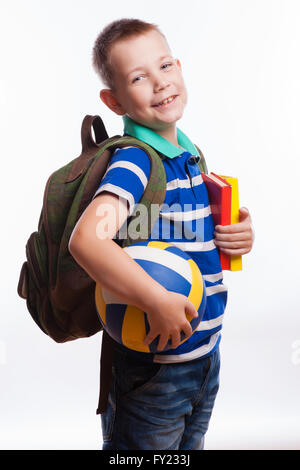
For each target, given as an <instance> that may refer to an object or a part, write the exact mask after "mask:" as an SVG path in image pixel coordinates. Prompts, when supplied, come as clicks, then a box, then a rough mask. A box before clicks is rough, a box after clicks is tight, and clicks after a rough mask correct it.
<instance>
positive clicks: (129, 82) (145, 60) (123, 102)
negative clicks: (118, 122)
mask: <svg viewBox="0 0 300 470" xmlns="http://www.w3.org/2000/svg"><path fill="white" fill-rule="evenodd" d="M110 52H111V64H112V67H113V71H114V85H115V90H116V91H115V92H112V95H113V98H114V99H115V104H116V105H115V106H114V107H112V108H111V109H113V110H114V111H115V112H116V113H117V114H120V115H123V114H127V115H128V116H129V117H131V118H132V119H133V120H134V121H136V122H138V123H139V124H142V125H144V126H146V127H150V128H151V129H154V130H157V131H159V130H160V131H163V130H166V129H167V128H169V127H172V126H175V125H176V121H178V120H179V119H180V118H181V116H182V115H183V111H184V107H185V105H186V102H187V92H186V88H185V84H184V81H183V77H182V73H181V65H180V62H179V60H177V59H173V57H172V55H171V52H170V49H169V47H168V44H167V42H166V40H165V39H164V37H163V36H162V35H161V34H159V33H158V32H157V31H150V32H147V33H145V34H143V35H139V36H136V37H133V38H129V39H127V40H122V41H118V42H117V43H115V44H114V45H113V46H112V48H111V51H110ZM166 99H169V100H170V101H169V102H167V103H166V102H164V103H162V101H164V100H166ZM113 102H114V100H112V101H111V103H113Z"/></svg>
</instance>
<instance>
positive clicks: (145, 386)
mask: <svg viewBox="0 0 300 470" xmlns="http://www.w3.org/2000/svg"><path fill="white" fill-rule="evenodd" d="M93 63H94V67H95V69H96V71H97V72H98V73H99V74H100V77H101V78H102V80H103V82H104V83H105V85H106V86H107V88H106V89H103V90H101V92H100V97H101V100H102V101H103V102H104V103H105V104H106V105H107V106H108V107H109V108H110V109H111V110H112V111H114V112H115V113H116V114H118V115H120V116H123V119H124V124H125V128H124V133H125V134H129V135H133V136H135V137H137V138H138V139H140V140H143V141H144V142H147V143H148V144H149V145H151V146H152V147H154V148H155V149H156V150H157V151H158V152H160V153H161V154H162V155H163V156H164V159H163V164H164V167H165V170H166V176H167V191H166V198H165V203H166V204H167V205H168V207H169V206H172V204H174V203H176V204H177V205H178V204H179V205H180V207H182V210H177V211H175V212H174V211H173V212H170V211H169V212H168V211H161V212H160V217H159V219H160V220H159V223H158V229H157V230H158V232H157V233H155V234H153V238H154V239H157V238H158V237H159V239H162V235H161V227H162V223H163V220H166V219H168V221H171V224H173V228H174V227H175V226H176V224H177V226H178V225H183V226H184V228H185V229H186V230H187V231H188V230H189V228H190V230H191V227H192V223H193V222H194V221H196V220H199V219H201V221H202V224H203V228H204V229H203V233H204V240H202V241H200V242H199V241H192V240H191V238H190V237H186V238H185V234H186V230H184V231H183V233H184V234H183V235H182V238H181V239H179V240H178V239H176V237H173V238H172V237H171V239H168V240H167V239H165V240H164V241H167V242H170V243H173V244H175V245H176V246H178V247H179V248H181V249H184V250H185V251H188V253H189V254H190V255H191V256H192V257H193V259H194V260H195V261H196V263H197V264H198V266H199V268H200V270H201V272H202V274H203V276H204V280H205V285H206V293H207V307H206V312H205V314H204V317H203V320H202V322H201V323H200V325H199V327H198V329H197V331H195V332H194V334H192V331H191V326H190V323H189V321H187V318H186V314H190V315H191V316H193V317H195V316H197V312H196V310H195V307H194V306H193V305H192V303H191V302H189V300H188V299H187V298H186V297H185V296H183V295H181V294H177V293H174V292H169V291H167V290H166V289H164V288H163V287H162V286H161V285H160V284H158V283H157V282H156V281H154V280H153V279H152V278H151V277H150V276H149V275H148V274H147V273H146V272H145V271H144V270H143V269H142V268H141V267H140V266H139V265H138V264H137V263H136V262H135V261H134V260H132V259H131V258H130V257H129V256H128V255H127V254H126V253H125V252H124V250H122V249H121V248H120V246H118V245H117V244H116V243H115V242H114V241H113V240H112V239H113V238H114V237H115V236H116V234H117V232H118V230H119V229H120V228H121V227H122V225H123V224H124V222H126V220H127V218H128V217H129V216H131V215H132V214H133V212H134V208H135V205H136V204H137V203H138V202H139V200H140V199H141V197H142V194H143V191H144V189H145V187H146V184H147V180H148V178H149V174H150V163H149V160H148V156H147V155H146V154H145V152H143V151H142V150H140V149H137V148H133V147H128V148H125V149H117V150H116V152H115V153H114V155H113V156H112V158H111V161H110V164H109V167H108V170H107V172H106V174H105V177H104V178H103V180H102V181H101V184H100V186H99V189H98V191H97V193H96V195H95V197H94V199H93V200H92V202H91V203H90V205H89V206H88V207H87V209H86V210H85V212H84V213H83V215H82V216H81V218H80V220H79V221H78V223H77V225H76V227H75V229H74V231H73V233H72V237H71V239H70V243H69V249H70V252H71V253H72V255H73V256H74V258H75V259H76V260H77V262H78V263H79V264H80V265H81V266H82V267H83V268H84V269H85V270H86V271H87V272H88V274H89V275H90V276H91V277H92V278H93V279H94V280H95V281H96V282H97V283H99V284H101V285H102V286H103V287H104V288H105V289H107V290H108V291H110V292H111V293H112V294H114V295H115V296H117V297H118V298H120V299H122V300H123V301H124V303H127V304H131V305H136V306H137V307H139V308H140V309H142V310H143V311H144V312H146V313H147V317H148V321H149V324H150V331H149V333H148V335H147V337H146V339H145V344H146V345H148V344H150V343H151V342H152V341H153V340H154V339H155V338H156V337H157V336H159V343H158V352H157V353H156V354H151V353H140V352H135V351H131V350H129V349H127V348H125V347H123V346H121V345H116V346H115V351H114V362H113V378H112V384H111V389H110V394H109V403H108V408H107V410H106V411H105V413H102V415H101V419H102V432H103V449H105V450H108V449H117V450H129V449H130V450H132V449H143V450H146V449H152V450H157V449H161V450H168V449H181V450H184V449H185V450H187V449H203V445H204V435H205V432H206V430H207V427H208V423H209V419H210V415H211V412H212V408H213V404H214V400H215V396H216V393H217V390H218V377H219V347H218V346H219V341H220V330H221V327H222V317H223V313H224V309H225V305H226V300H227V289H226V287H225V286H224V285H223V283H222V270H221V266H220V261H219V256H218V251H217V248H216V246H215V245H218V246H219V247H220V248H221V249H223V250H224V252H226V253H229V254H236V255H237V254H245V253H247V252H249V251H250V249H251V247H252V240H253V234H252V229H251V220H250V215H249V213H248V211H247V209H241V210H240V223H238V224H235V225H233V226H230V227H228V226H227V227H215V228H214V227H213V223H212V216H211V212H210V206H209V202H208V197H207V192H206V189H205V185H204V184H203V182H202V178H201V174H200V170H199V168H198V165H196V164H195V159H197V158H198V157H199V154H198V152H197V150H196V148H195V147H194V145H193V144H192V143H191V141H190V140H189V139H188V137H187V136H185V134H183V132H181V131H180V130H179V129H177V127H176V123H177V121H178V120H179V119H180V118H181V117H182V115H183V111H184V108H185V105H186V102H187V92H186V88H185V84H184V80H183V77H182V73H181V64H180V62H179V60H178V59H174V58H173V57H172V54H171V51H170V49H169V46H168V44H167V41H166V39H165V37H164V36H163V34H162V33H161V32H160V31H159V29H158V28H157V26H156V25H153V24H149V23H146V22H143V21H139V20H135V19H122V20H119V21H115V22H113V23H111V24H110V25H108V26H107V27H106V28H105V29H104V30H103V31H102V33H101V34H100V35H99V36H98V38H97V40H96V42H95V45H94V50H93ZM185 204H189V205H190V206H191V207H196V204H198V205H199V204H201V205H202V206H201V207H202V209H197V210H195V209H193V210H190V211H188V212H185V211H184V210H183V208H184V205H185ZM107 207H109V208H111V211H109V212H108V214H107V211H106V212H105V211H104V210H102V209H103V208H105V209H107ZM197 207H199V206H197ZM101 213H102V214H104V215H105V224H104V223H99V222H101V221H102V222H103V220H104V215H101ZM214 229H215V238H214ZM157 234H158V237H157ZM151 237H152V233H151V236H150V239H151ZM96 253H99V256H97V255H96ZM181 331H183V332H184V333H185V334H186V336H187V337H188V339H187V340H186V341H185V342H184V343H182V344H181V345H179V343H180V332H181ZM169 338H170V339H171V342H172V349H169V350H167V351H164V348H165V346H166V344H167V342H168V339H169Z"/></svg>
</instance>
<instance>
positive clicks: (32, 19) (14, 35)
mask: <svg viewBox="0 0 300 470" xmlns="http://www.w3.org/2000/svg"><path fill="white" fill-rule="evenodd" d="M0 5H1V10H0V18H1V19H0V22H1V24H0V47H1V62H0V68H1V76H0V79H1V81H0V108H1V123H0V124H1V203H2V204H1V245H0V246H1V266H2V269H1V283H0V285H1V318H0V381H1V382H0V447H1V448H2V449H100V448H101V444H102V441H101V428H100V418H99V416H96V414H95V410H96V406H97V400H98V377H99V354H100V342H101V335H96V336H94V337H92V338H90V339H84V340H78V341H76V342H74V343H68V344H56V343H54V341H52V340H50V339H49V338H48V337H47V336H46V335H44V334H43V333H42V332H41V331H40V330H39V329H38V327H37V326H36V325H35V323H34V322H33V320H32V319H31V317H30V315H29V313H28V312H27V310H26V306H25V301H24V300H22V299H20V298H19V297H18V296H17V292H16V287H17V281H18V275H19V270H20V267H21V265H22V263H23V260H24V259H25V248H24V247H25V243H26V241H27V238H28V237H29V235H30V233H31V232H32V231H34V230H36V228H37V223H38V218H39V214H40V209H41V204H42V196H43V191H44V186H45V183H46V180H47V178H48V176H49V174H50V173H51V172H52V171H54V170H56V169H57V168H59V167H61V166H63V165H64V164H65V163H67V162H68V161H70V160H72V159H73V158H75V157H76V156H77V155H79V153H80V151H81V144H80V126H81V121H82V118H83V117H84V116H85V115H86V114H100V115H101V116H102V118H103V119H104V121H105V124H106V126H107V129H108V131H109V134H110V135H113V134H116V133H120V132H122V127H121V120H120V118H118V117H117V116H115V115H113V114H112V113H111V112H110V111H109V110H108V109H106V108H105V107H104V105H103V104H102V102H101V101H100V99H99V91H100V89H101V83H100V81H99V79H98V78H97V76H96V74H95V72H94V70H93V69H92V65H91V51H92V46H93V42H94V40H95V38H96V36H97V34H98V33H99V32H100V30H101V29H102V28H103V27H104V26H105V25H106V24H107V23H108V22H110V21H112V20H115V19H118V18H121V17H126V16H128V17H137V18H140V19H144V20H146V21H152V22H155V23H156V24H158V25H159V26H160V27H161V29H162V31H163V32H164V33H165V35H166V36H167V38H168V41H169V43H170V46H171V49H172V52H173V54H174V56H175V57H178V58H180V60H181V62H182V66H183V73H184V76H185V81H186V85H187V87H188V91H189V103H188V106H187V108H186V113H185V116H184V117H183V118H182V120H181V121H180V122H179V124H178V126H179V127H180V128H181V129H182V130H183V131H184V132H186V133H187V134H188V135H189V137H190V138H191V139H192V140H193V141H194V142H196V143H197V144H198V145H199V146H200V148H201V149H202V151H203V152H204V154H205V156H206V159H207V163H208V166H209V170H210V171H215V172H217V173H223V174H231V175H234V176H238V178H239V185H240V203H241V205H245V206H247V207H248V208H249V209H250V212H251V214H252V218H253V222H254V225H255V230H256V241H255V245H254V249H253V251H252V253H251V254H249V255H247V256H246V257H245V258H244V269H243V271H242V272H239V273H225V283H226V284H227V286H228V288H229V300H228V307H227V311H226V317H225V320H224V328H223V339H222V342H221V352H222V370H221V385H220V391H219V394H218V397H217V401H216V405H215V408H214V412H213V417H212V419H211V423H210V428H209V431H208V433H207V438H206V449H300V420H299V418H300V416H299V412H300V403H299V386H300V329H299V310H300V309H299V300H298V299H299V296H298V293H299V287H300V285H299V269H298V267H299V191H298V187H299V169H300V165H299V157H300V144H299V137H298V133H299V129H300V117H299V113H300V111H299V110H300V91H299V90H300V85H299V84H300V66H299V50H300V28H299V22H300V4H299V2H298V1H297V0H295V1H292V0H284V1H280V0H251V1H250V0H249V1H248V0H223V1H222V0H210V1H204V0H188V1H187V2H183V1H182V0H164V1H161V0H159V1H157V0H152V1H151V2H142V1H141V0H127V1H125V2H124V1H121V0H120V1H117V0H110V1H109V2H107V1H103V2H102V1H100V0H97V1H96V0H84V1H83V0H80V1H79V0H51V1H50V0H43V1H40V0H26V1H25V0H24V1H21V0H1V3H0Z"/></svg>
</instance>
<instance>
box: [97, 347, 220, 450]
mask: <svg viewBox="0 0 300 470" xmlns="http://www.w3.org/2000/svg"><path fill="white" fill-rule="evenodd" d="M219 369H220V355H219V348H217V349H216V351H215V352H213V353H212V355H210V356H208V357H205V358H200V359H194V360H193V361H189V362H182V363H175V364H157V363H153V364H151V363H150V364H145V363H144V362H138V361H137V360H136V359H132V358H131V357H130V356H129V355H128V354H127V353H126V352H123V351H120V350H115V352H114V362H113V376H112V383H111V389H110V393H109V402H108V407H107V410H106V412H105V413H103V414H101V422H102V434H103V447H102V449H103V450H171V449H174V450H202V449H203V447H204V435H205V433H206V431H207V429H208V423H209V420H210V417H211V413H212V409H213V405H214V401H215V397H216V394H217V391H218V388H219Z"/></svg>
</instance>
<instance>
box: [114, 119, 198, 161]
mask: <svg viewBox="0 0 300 470" xmlns="http://www.w3.org/2000/svg"><path fill="white" fill-rule="evenodd" d="M123 121H124V133H125V134H128V135H131V136H132V137H136V138H137V139H139V140H142V141H143V142H145V143H146V144H149V145H151V147H153V148H155V150H158V151H159V152H160V153H162V154H163V155H166V156H167V157H169V158H175V157H178V156H179V155H181V154H182V153H184V152H185V151H187V152H189V153H190V154H191V155H197V156H199V152H198V151H197V149H196V147H195V146H194V144H193V143H192V142H191V141H190V139H189V138H188V137H187V136H186V135H185V134H184V133H183V132H182V131H181V130H180V129H178V127H177V140H178V144H179V145H180V146H181V147H183V149H180V148H179V147H176V145H174V144H172V143H171V142H169V141H168V140H167V139H165V138H164V137H162V136H160V135H159V134H157V132H155V131H154V130H152V129H150V128H149V127H144V126H142V125H141V124H138V123H137V122H135V121H133V120H132V119H131V118H130V117H128V116H123ZM184 149H185V150H184Z"/></svg>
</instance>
